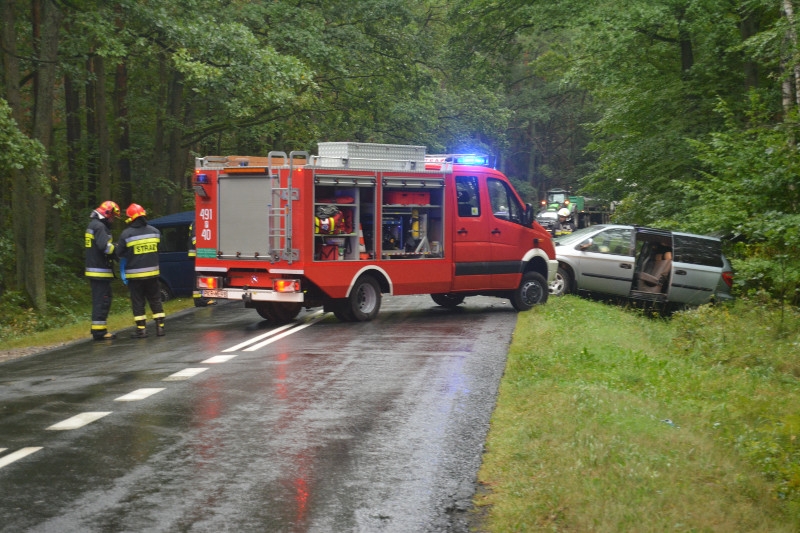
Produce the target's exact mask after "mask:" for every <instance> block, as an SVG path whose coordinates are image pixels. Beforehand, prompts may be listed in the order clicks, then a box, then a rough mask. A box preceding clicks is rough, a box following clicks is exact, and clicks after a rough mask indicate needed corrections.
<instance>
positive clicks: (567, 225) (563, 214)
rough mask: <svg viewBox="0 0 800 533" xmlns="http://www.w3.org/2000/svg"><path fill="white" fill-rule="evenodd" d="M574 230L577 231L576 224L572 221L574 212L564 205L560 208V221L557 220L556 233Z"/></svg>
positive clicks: (564, 233)
mask: <svg viewBox="0 0 800 533" xmlns="http://www.w3.org/2000/svg"><path fill="white" fill-rule="evenodd" d="M573 231H575V226H574V224H573V223H572V213H570V211H569V209H568V208H566V207H562V208H561V209H559V210H558V222H556V229H555V234H556V236H559V235H567V234H568V233H572V232H573Z"/></svg>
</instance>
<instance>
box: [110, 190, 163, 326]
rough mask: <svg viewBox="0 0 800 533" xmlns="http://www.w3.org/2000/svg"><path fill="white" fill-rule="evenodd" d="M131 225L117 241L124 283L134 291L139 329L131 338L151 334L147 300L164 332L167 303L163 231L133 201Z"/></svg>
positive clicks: (129, 218) (133, 305)
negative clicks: (160, 249) (161, 262)
mask: <svg viewBox="0 0 800 533" xmlns="http://www.w3.org/2000/svg"><path fill="white" fill-rule="evenodd" d="M125 214H126V215H127V216H128V218H127V220H125V222H127V224H128V227H127V228H125V229H124V230H123V231H122V234H121V235H120V236H119V241H118V242H117V256H118V257H119V258H120V261H119V270H120V275H121V277H122V282H123V283H125V284H126V285H127V286H128V289H129V290H130V293H131V307H132V308H133V321H134V322H135V323H136V329H135V330H134V332H133V333H132V334H131V337H133V338H138V339H143V338H145V337H147V329H146V324H147V312H146V310H145V303H148V304H150V311H151V313H152V314H153V319H154V320H155V322H156V334H157V335H158V336H159V337H161V336H163V335H164V317H165V315H164V305H163V303H162V302H161V291H160V290H159V285H158V276H159V274H160V272H159V264H158V244H159V243H160V242H161V232H160V231H158V230H157V229H156V228H154V227H153V226H151V225H150V224H148V223H147V218H145V217H146V216H147V212H146V211H145V210H144V208H143V207H142V206H141V205H139V204H131V205H129V206H128V209H127V210H126V211H125Z"/></svg>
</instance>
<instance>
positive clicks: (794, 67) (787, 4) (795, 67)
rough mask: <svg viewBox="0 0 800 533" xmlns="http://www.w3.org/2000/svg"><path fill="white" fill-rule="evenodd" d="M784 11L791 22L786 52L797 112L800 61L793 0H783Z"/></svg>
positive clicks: (796, 110)
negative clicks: (792, 80)
mask: <svg viewBox="0 0 800 533" xmlns="http://www.w3.org/2000/svg"><path fill="white" fill-rule="evenodd" d="M783 13H784V15H785V16H786V20H787V22H788V23H789V24H788V29H787V30H786V32H787V36H786V37H787V39H788V41H789V45H790V46H789V50H788V52H787V53H786V57H787V61H788V64H787V71H786V72H787V73H789V72H791V75H792V76H793V77H794V87H793V88H790V90H792V89H793V91H794V102H795V112H798V111H800V63H798V61H797V59H796V57H797V27H796V26H795V19H794V6H792V0H783Z"/></svg>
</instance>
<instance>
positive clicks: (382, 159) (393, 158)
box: [311, 142, 425, 170]
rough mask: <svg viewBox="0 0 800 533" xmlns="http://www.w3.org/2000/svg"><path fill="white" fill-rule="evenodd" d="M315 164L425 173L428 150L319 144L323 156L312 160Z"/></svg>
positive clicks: (331, 166)
mask: <svg viewBox="0 0 800 533" xmlns="http://www.w3.org/2000/svg"><path fill="white" fill-rule="evenodd" d="M311 164H312V165H313V166H316V167H322V168H349V169H354V170H359V169H363V170H369V169H379V170H425V147H424V146H410V145H396V144H373V143H351V142H330V143H319V155H318V156H316V157H313V158H312V163H311Z"/></svg>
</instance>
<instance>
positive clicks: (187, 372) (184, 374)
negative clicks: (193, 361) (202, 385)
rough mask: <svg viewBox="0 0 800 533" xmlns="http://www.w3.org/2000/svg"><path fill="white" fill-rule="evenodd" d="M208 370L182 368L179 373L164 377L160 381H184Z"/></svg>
mask: <svg viewBox="0 0 800 533" xmlns="http://www.w3.org/2000/svg"><path fill="white" fill-rule="evenodd" d="M206 370H208V368H184V369H183V370H181V371H180V372H175V373H174V374H171V375H169V376H167V377H165V378H164V379H163V380H162V381H181V380H184V379H189V378H191V377H193V376H196V375H197V374H199V373H201V372H205V371H206Z"/></svg>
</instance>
